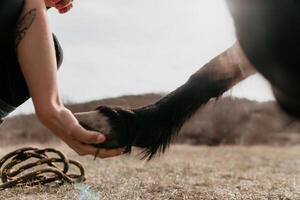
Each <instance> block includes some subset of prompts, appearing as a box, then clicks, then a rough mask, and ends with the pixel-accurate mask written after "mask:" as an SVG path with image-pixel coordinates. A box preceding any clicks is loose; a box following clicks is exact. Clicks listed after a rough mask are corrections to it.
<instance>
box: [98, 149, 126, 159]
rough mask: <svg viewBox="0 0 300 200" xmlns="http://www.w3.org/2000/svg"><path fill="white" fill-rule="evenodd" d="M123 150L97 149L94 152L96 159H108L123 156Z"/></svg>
mask: <svg viewBox="0 0 300 200" xmlns="http://www.w3.org/2000/svg"><path fill="white" fill-rule="evenodd" d="M123 152H124V149H122V148H119V149H98V151H96V153H97V154H96V157H99V158H109V157H114V156H119V155H121V154H123ZM94 154H95V153H94Z"/></svg>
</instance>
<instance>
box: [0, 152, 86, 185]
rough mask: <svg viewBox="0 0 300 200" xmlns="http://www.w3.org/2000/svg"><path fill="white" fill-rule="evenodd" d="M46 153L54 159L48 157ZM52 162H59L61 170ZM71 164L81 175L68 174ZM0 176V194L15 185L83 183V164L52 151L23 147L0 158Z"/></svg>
mask: <svg viewBox="0 0 300 200" xmlns="http://www.w3.org/2000/svg"><path fill="white" fill-rule="evenodd" d="M49 153H51V155H52V154H53V155H55V156H54V157H50V156H49ZM23 163H24V165H22V166H21V164H23ZM54 163H61V164H62V167H61V168H62V169H60V168H59V167H58V166H57V165H55V164H54ZM43 165H46V167H44V166H43ZM70 165H73V166H75V167H77V168H78V169H79V171H80V174H68V171H69V169H70ZM0 177H1V180H2V184H0V191H1V190H4V189H6V188H12V187H16V186H34V185H44V184H47V183H52V182H55V183H57V184H59V185H62V184H64V183H65V182H67V183H70V184H72V183H78V182H83V181H85V173H84V168H83V167H82V165H81V164H80V163H79V162H77V161H75V160H69V159H67V157H66V156H65V155H64V154H63V153H61V152H60V151H58V150H56V149H53V148H46V149H38V148H31V147H26V148H21V149H17V150H15V151H13V152H11V153H9V154H7V155H5V156H4V157H3V158H1V159H0Z"/></svg>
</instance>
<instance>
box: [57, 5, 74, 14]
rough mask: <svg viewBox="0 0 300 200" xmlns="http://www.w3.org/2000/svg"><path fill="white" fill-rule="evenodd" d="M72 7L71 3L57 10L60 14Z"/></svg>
mask: <svg viewBox="0 0 300 200" xmlns="http://www.w3.org/2000/svg"><path fill="white" fill-rule="evenodd" d="M72 8H73V4H70V5H69V6H67V7H64V8H62V9H59V10H58V11H59V13H60V14H64V13H67V12H69V11H70V10H71V9H72Z"/></svg>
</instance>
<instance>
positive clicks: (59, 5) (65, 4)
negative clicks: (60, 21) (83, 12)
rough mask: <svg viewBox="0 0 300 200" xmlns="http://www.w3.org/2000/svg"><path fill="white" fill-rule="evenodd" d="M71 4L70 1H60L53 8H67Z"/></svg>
mask: <svg viewBox="0 0 300 200" xmlns="http://www.w3.org/2000/svg"><path fill="white" fill-rule="evenodd" d="M72 3H73V1H72V0H60V1H59V2H57V3H56V4H55V8H56V9H58V10H61V9H64V8H69V7H70V6H71V5H72Z"/></svg>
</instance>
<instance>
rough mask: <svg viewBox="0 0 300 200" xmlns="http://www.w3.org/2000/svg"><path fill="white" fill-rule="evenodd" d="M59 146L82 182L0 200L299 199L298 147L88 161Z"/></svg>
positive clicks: (3, 195) (10, 193) (186, 150)
mask: <svg viewBox="0 0 300 200" xmlns="http://www.w3.org/2000/svg"><path fill="white" fill-rule="evenodd" d="M14 148H15V147H9V148H6V149H1V150H0V154H1V156H2V155H4V154H5V153H7V152H8V151H10V150H13V149H14ZM59 148H60V149H61V150H63V151H64V152H65V153H66V154H67V155H69V156H71V157H72V158H74V159H77V160H79V161H81V162H82V163H83V164H84V166H85V169H86V174H87V181H86V182H85V183H84V184H80V185H75V186H70V185H65V186H63V187H60V188H50V187H42V186H39V187H34V188H15V189H10V190H5V191H2V192H0V199H35V200H38V199H68V200H71V199H80V200H87V199H101V200H102V199H103V200H106V199H114V200H115V199H124V200H127V199H205V200H209V199H216V200H222V199H300V146H296V147H282V148H280V147H263V146H255V147H239V146H223V147H191V146H172V148H171V150H170V151H169V152H168V153H167V154H166V155H165V156H163V157H161V158H158V159H155V160H153V161H151V162H150V163H146V162H141V161H140V160H138V159H137V158H136V157H134V156H130V157H128V156H122V157H118V158H113V159H107V160H96V161H93V159H92V158H91V157H82V158H81V157H78V156H76V155H75V154H74V153H73V152H71V150H69V149H67V148H65V147H62V146H61V147H59Z"/></svg>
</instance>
